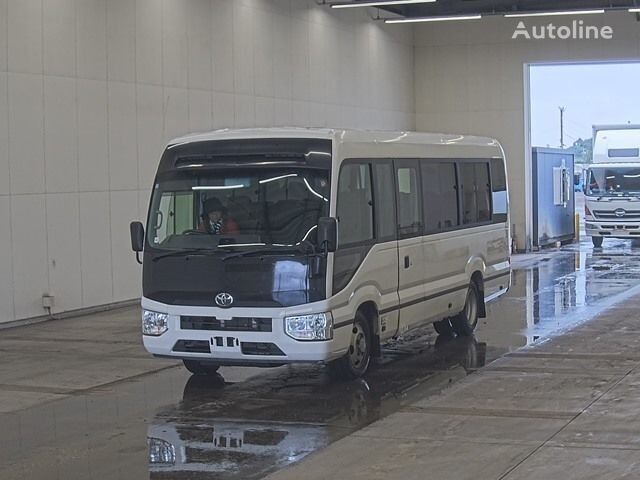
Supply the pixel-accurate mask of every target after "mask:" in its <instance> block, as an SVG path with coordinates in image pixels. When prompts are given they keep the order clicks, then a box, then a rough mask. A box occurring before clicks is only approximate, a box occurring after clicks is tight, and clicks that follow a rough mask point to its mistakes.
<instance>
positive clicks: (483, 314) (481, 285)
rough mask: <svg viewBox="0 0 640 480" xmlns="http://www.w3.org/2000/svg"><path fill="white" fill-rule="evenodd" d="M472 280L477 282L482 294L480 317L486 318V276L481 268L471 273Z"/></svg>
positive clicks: (479, 300) (479, 299) (479, 292)
mask: <svg viewBox="0 0 640 480" xmlns="http://www.w3.org/2000/svg"><path fill="white" fill-rule="evenodd" d="M471 282H472V283H474V284H475V286H476V288H477V289H478V294H479V295H480V298H478V317H480V318H486V317H487V306H486V304H485V301H484V298H485V294H484V277H483V275H482V272H481V271H480V270H476V271H475V272H473V273H472V274H471Z"/></svg>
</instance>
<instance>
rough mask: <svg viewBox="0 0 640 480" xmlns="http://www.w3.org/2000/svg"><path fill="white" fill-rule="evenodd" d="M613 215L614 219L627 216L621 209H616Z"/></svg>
mask: <svg viewBox="0 0 640 480" xmlns="http://www.w3.org/2000/svg"><path fill="white" fill-rule="evenodd" d="M614 213H615V214H616V217H618V218H620V217H624V216H625V215H626V214H627V212H625V211H624V209H623V208H618V209H616V211H615V212H614Z"/></svg>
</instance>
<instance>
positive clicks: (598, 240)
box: [591, 237, 604, 248]
mask: <svg viewBox="0 0 640 480" xmlns="http://www.w3.org/2000/svg"><path fill="white" fill-rule="evenodd" d="M591 241H592V242H593V246H594V247H596V248H600V247H602V242H603V241H604V237H591Z"/></svg>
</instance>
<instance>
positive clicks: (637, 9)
mask: <svg viewBox="0 0 640 480" xmlns="http://www.w3.org/2000/svg"><path fill="white" fill-rule="evenodd" d="M629 13H640V8H630V9H629Z"/></svg>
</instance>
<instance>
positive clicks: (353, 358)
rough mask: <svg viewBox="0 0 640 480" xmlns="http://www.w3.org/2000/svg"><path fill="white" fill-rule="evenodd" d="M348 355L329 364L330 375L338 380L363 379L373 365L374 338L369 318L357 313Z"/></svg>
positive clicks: (359, 312)
mask: <svg viewBox="0 0 640 480" xmlns="http://www.w3.org/2000/svg"><path fill="white" fill-rule="evenodd" d="M351 332H352V334H351V341H350V342H349V349H348V350H347V353H346V354H345V355H344V356H343V357H341V358H339V359H337V360H333V361H332V362H329V375H330V376H331V377H332V378H335V379H337V380H354V379H356V378H360V377H362V376H363V375H364V374H365V373H366V372H367V369H368V368H369V365H370V363H371V352H372V337H371V328H370V325H369V322H368V321H367V317H366V316H365V315H364V313H362V312H361V311H360V310H358V312H356V318H355V319H354V321H353V326H352V330H351Z"/></svg>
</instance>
